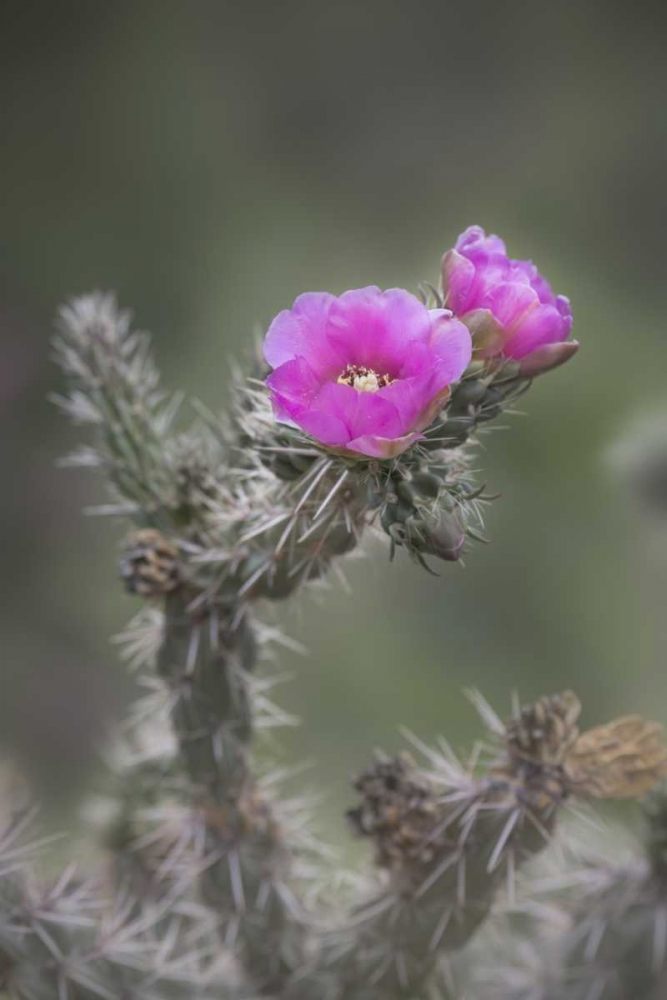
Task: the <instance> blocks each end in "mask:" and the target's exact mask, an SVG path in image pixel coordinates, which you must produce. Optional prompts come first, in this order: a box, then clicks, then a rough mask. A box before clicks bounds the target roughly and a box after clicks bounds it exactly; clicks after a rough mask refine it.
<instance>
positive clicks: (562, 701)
mask: <svg viewBox="0 0 667 1000" xmlns="http://www.w3.org/2000/svg"><path fill="white" fill-rule="evenodd" d="M580 714H581V702H580V701H579V699H578V698H577V696H576V694H574V692H573V691H564V692H563V693H562V694H554V695H545V697H543V698H540V700H539V701H537V702H536V703H535V704H534V705H524V706H523V707H522V708H521V709H520V711H519V714H518V715H515V716H513V717H512V718H511V719H510V720H509V722H508V723H507V744H506V745H507V750H508V753H509V756H510V759H514V760H516V761H517V762H520V761H530V762H531V763H533V764H542V765H547V766H559V765H560V764H562V763H563V761H564V759H565V756H566V755H567V753H568V751H569V750H570V748H571V747H572V746H573V745H574V744H575V743H576V741H577V738H578V736H579V729H578V727H577V720H578V718H579V715H580Z"/></svg>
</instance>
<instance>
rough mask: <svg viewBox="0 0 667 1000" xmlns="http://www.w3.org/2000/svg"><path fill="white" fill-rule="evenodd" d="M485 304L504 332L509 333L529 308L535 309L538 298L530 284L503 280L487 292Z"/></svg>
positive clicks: (537, 305) (537, 304)
mask: <svg viewBox="0 0 667 1000" xmlns="http://www.w3.org/2000/svg"><path fill="white" fill-rule="evenodd" d="M485 305H486V307H487V308H488V309H490V310H491V312H492V313H493V315H494V317H495V319H496V320H497V321H498V323H500V325H501V326H502V327H504V329H505V331H506V333H509V334H511V333H512V332H513V331H514V330H515V329H516V328H517V327H518V324H519V323H520V322H521V321H522V320H523V318H524V316H525V315H526V313H527V312H528V311H529V310H531V309H534V310H537V308H538V307H539V299H538V297H537V292H535V291H533V289H532V288H531V287H530V285H523V284H518V283H516V282H505V283H503V284H500V285H498V286H497V287H496V288H494V289H493V291H491V292H489V294H488V296H487V297H486V302H485Z"/></svg>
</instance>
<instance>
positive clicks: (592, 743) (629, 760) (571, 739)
mask: <svg viewBox="0 0 667 1000" xmlns="http://www.w3.org/2000/svg"><path fill="white" fill-rule="evenodd" d="M580 712H581V704H580V702H579V699H578V698H577V696H576V695H575V694H573V692H572V691H565V692H563V694H558V695H550V696H548V697H544V698H540V700H539V701H538V702H536V704H535V705H530V706H524V707H523V708H521V709H520V711H519V713H518V714H517V715H515V716H513V717H512V718H511V719H510V721H509V722H508V723H507V726H506V736H505V747H504V750H505V754H506V757H507V759H504V760H501V761H500V762H499V765H498V767H497V768H496V770H497V771H498V772H500V773H503V774H505V775H509V776H512V777H515V778H517V777H518V778H519V779H520V780H521V781H523V782H524V783H526V785H528V786H531V787H533V788H538V787H539V788H541V789H543V790H544V791H546V792H548V793H549V794H552V795H558V796H559V797H562V796H566V795H569V794H576V795H581V796H590V797H593V798H598V799H629V798H639V797H641V796H642V795H644V794H645V793H646V792H647V791H649V790H650V789H651V788H653V786H654V785H655V784H656V782H658V781H659V780H660V778H662V777H665V776H667V747H666V746H665V743H664V739H663V731H662V727H661V726H659V725H658V724H657V723H655V722H647V721H646V720H645V719H642V718H641V716H639V715H625V716H622V717H621V718H619V719H614V720H613V721H612V722H608V723H606V724H605V725H603V726H596V727H595V728H594V729H589V730H588V731H587V732H585V733H582V734H580V733H579V729H578V726H577V720H578V718H579V715H580Z"/></svg>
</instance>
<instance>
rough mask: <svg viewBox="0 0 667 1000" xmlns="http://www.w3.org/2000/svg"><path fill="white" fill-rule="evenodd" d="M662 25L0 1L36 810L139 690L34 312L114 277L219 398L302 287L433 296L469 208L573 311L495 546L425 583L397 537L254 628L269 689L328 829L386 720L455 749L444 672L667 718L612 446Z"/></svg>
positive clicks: (78, 778)
mask: <svg viewBox="0 0 667 1000" xmlns="http://www.w3.org/2000/svg"><path fill="white" fill-rule="evenodd" d="M665 27H666V22H665V15H664V13H663V8H662V7H661V6H660V7H659V6H658V5H655V7H654V8H653V7H651V5H644V6H643V7H642V12H641V17H640V16H638V8H637V7H636V5H631V4H629V3H628V4H625V5H624V4H618V5H609V4H606V5H598V4H577V5H567V4H553V3H550V2H549V3H540V2H535V0H531V2H513V3H509V4H499V3H493V2H468V3H465V4H464V3H449V2H447V0H438V2H435V0H425V2H421V3H398V2H387V0H384V2H383V0H366V2H364V3H345V2H343V3H337V4H324V3H317V2H314V3H313V2H305V0H283V2H281V3H271V2H269V0H263V2H247V3H244V4H240V3H226V2H221V0H216V2H209V0H189V2H187V3H185V2H175V0H160V2H156V0H115V2H114V3H93V2H90V0H87V2H86V0H79V2H71V0H58V2H53V0H49V2H33V0H3V3H2V5H1V7H0V87H1V92H2V95H3V96H2V104H1V107H0V135H1V136H2V156H1V157H0V192H1V193H0V204H1V205H2V212H1V216H0V218H1V220H2V232H1V244H0V245H1V249H0V331H1V333H0V336H1V338H2V354H1V360H0V422H1V423H0V426H1V428H2V431H1V434H0V450H1V452H2V455H1V462H0V469H1V470H2V472H1V473H0V475H1V476H2V480H3V488H2V490H0V551H1V559H0V636H1V641H0V685H1V688H0V691H1V693H0V753H2V754H3V755H15V756H18V757H19V759H20V760H21V761H22V762H23V765H24V767H25V768H26V769H27V770H28V772H29V773H30V775H31V776H32V778H33V780H34V781H35V782H36V783H37V786H38V788H39V790H40V791H41V794H42V795H43V796H45V797H46V798H47V800H48V802H49V803H50V806H51V808H52V809H54V810H55V812H56V813H58V814H61V813H62V814H65V815H67V814H68V813H69V814H71V811H72V810H73V809H74V808H75V807H76V805H77V803H79V802H80V801H81V799H82V797H83V796H84V795H85V793H86V791H87V790H88V789H90V788H91V787H94V786H95V785H96V783H97V782H98V781H99V780H100V779H99V776H98V772H99V771H100V766H99V757H98V754H99V747H100V746H101V745H103V743H104V740H105V739H106V737H107V734H108V732H109V730H110V728H112V727H113V725H114V724H115V723H117V722H118V720H120V719H121V718H122V717H123V713H124V709H125V706H126V705H127V703H128V701H129V699H131V697H132V694H133V688H132V682H131V680H130V679H129V678H128V677H127V675H126V672H125V670H124V668H123V666H122V665H120V664H119V663H118V660H117V656H116V651H115V649H114V647H113V646H112V645H111V643H110V641H109V637H110V636H111V635H112V634H113V633H115V632H118V631H119V630H120V628H121V627H122V626H123V624H124V623H125V621H126V620H127V618H128V617H129V616H130V615H131V614H133V613H134V612H135V611H136V610H137V609H138V604H137V603H136V601H135V600H133V599H131V598H129V597H127V596H126V595H124V594H123V593H122V591H121V588H120V586H119V584H118V583H117V580H116V563H117V545H118V541H119V539H120V538H121V537H122V534H123V531H124V527H123V526H122V525H120V524H117V523H113V522H111V521H109V522H107V521H104V522H102V521H101V520H99V519H95V518H85V517H82V515H81V513H80V511H81V508H82V507H84V506H86V505H88V504H91V503H95V502H97V501H99V500H101V499H102V498H103V497H104V491H103V488H102V485H101V483H100V482H99V481H96V480H94V479H93V478H92V477H90V476H88V475H86V474H85V473H84V472H72V471H64V470H62V469H58V468H57V466H56V461H57V459H58V457H59V456H60V455H61V454H63V453H64V452H66V451H68V450H69V449H71V448H72V447H73V445H74V444H75V443H77V441H78V438H77V434H76V431H75V430H74V429H72V428H71V427H69V426H67V425H66V423H65V422H64V420H62V419H60V418H59V417H58V416H57V414H56V413H55V411H54V409H53V407H52V406H51V405H50V404H49V403H48V402H47V399H46V397H47V394H48V393H49V392H50V391H52V390H54V389H57V388H58V386H59V375H58V373H57V372H56V370H55V369H54V367H53V366H52V365H51V364H50V361H49V336H50V333H51V330H52V323H53V317H54V313H55V310H56V308H57V306H58V304H59V303H60V302H61V301H62V300H63V299H65V298H66V297H67V296H69V295H72V294H76V293H80V292H85V291H88V290H91V289H94V288H103V289H114V290H115V291H116V292H117V293H118V296H119V299H120V301H121V303H123V304H125V305H130V306H132V307H133V309H134V310H135V315H136V317H137V320H138V322H139V323H140V324H141V326H143V327H147V328H149V329H151V330H152V331H153V332H154V338H155V339H154V343H155V348H156V351H157V353H158V356H159V360H160V363H161V365H162V366H163V370H164V375H165V381H166V383H167V384H172V385H179V386H182V387H183V388H184V389H186V390H187V391H188V392H190V393H193V394H196V395H198V396H200V397H202V398H203V399H204V400H205V402H206V403H207V404H208V405H209V406H210V407H212V408H213V409H218V408H220V407H222V406H223V405H224V402H225V398H226V393H227V380H228V365H229V362H230V359H232V358H242V357H243V356H244V352H245V351H246V350H247V345H248V343H249V341H250V339H251V337H252V333H253V330H254V329H255V328H256V326H257V324H259V325H260V326H262V327H266V325H267V324H268V322H269V321H270V319H271V317H272V316H273V315H274V314H275V313H276V312H277V311H278V310H280V309H283V308H285V307H287V306H289V305H290V304H291V302H292V301H293V299H294V297H295V296H296V295H297V294H298V293H300V292H302V291H304V290H309V289H310V290H313V289H326V290H329V291H332V292H341V291H343V290H344V289H346V288H349V287H359V286H361V285H365V284H370V283H377V284H379V285H381V286H383V287H389V286H392V285H396V284H399V285H403V286H405V287H408V288H415V287H416V284H417V282H418V281H419V280H420V279H424V278H425V279H429V280H432V281H435V280H436V279H437V274H438V266H439V260H440V255H441V253H442V251H443V250H444V249H445V248H446V247H448V246H450V245H451V244H452V243H453V242H454V240H455V239H456V236H457V234H458V233H459V232H460V231H461V230H462V229H464V228H465V227H466V226H467V225H469V224H470V223H479V224H480V225H483V226H484V227H485V228H486V229H487V230H490V231H493V232H497V233H499V234H501V235H503V236H504V237H505V239H506V240H507V242H508V244H509V249H510V252H511V254H512V256H515V257H532V258H533V259H534V260H535V261H536V262H537V263H538V264H539V266H540V268H541V269H542V270H543V271H544V272H545V273H546V274H547V275H548V276H549V278H550V279H551V280H552V283H553V284H554V286H555V288H556V290H557V291H559V292H563V293H565V294H568V295H569V296H570V298H571V299H572V303H573V309H574V315H575V335H576V336H577V337H578V339H580V340H581V342H582V350H581V352H580V354H579V356H578V358H577V360H576V361H575V362H573V363H572V364H571V365H569V366H568V367H567V368H566V369H563V370H562V371H560V372H558V373H557V374H555V375H553V376H548V377H546V378H545V379H543V380H542V381H540V382H539V384H537V385H536V386H534V388H533V390H532V391H531V393H530V394H529V395H528V396H527V397H525V400H524V401H523V409H524V410H525V411H526V413H527V414H528V416H518V417H513V418H508V419H506V420H503V421H502V423H503V424H505V425H507V426H508V427H509V426H510V425H511V427H510V429H509V430H508V431H506V432H494V434H493V435H492V436H489V437H488V438H487V439H486V445H485V447H486V450H485V451H482V452H481V453H480V464H481V465H482V466H483V468H484V478H485V479H486V481H487V482H488V484H489V488H490V489H491V490H492V491H494V492H501V493H502V499H501V500H499V501H498V502H497V503H496V504H494V506H493V508H492V509H491V510H490V512H489V516H488V524H487V531H488V535H489V537H490V538H491V539H492V545H490V546H488V547H482V546H476V547H474V548H473V549H471V551H470V553H469V555H468V557H467V558H466V566H465V568H460V567H458V566H454V567H452V566H444V568H443V569H442V571H441V576H440V577H439V578H437V579H434V578H432V577H428V576H427V575H426V574H425V573H423V572H422V571H419V570H418V569H417V568H415V567H413V566H412V565H411V564H409V563H408V561H407V560H406V559H399V560H398V563H397V564H395V565H394V566H392V567H391V568H389V566H388V563H387V552H386V547H384V546H382V545H379V544H376V545H374V547H373V548H372V558H369V559H366V560H361V561H353V562H352V563H349V564H348V565H347V570H346V572H347V577H348V579H349V582H350V586H351V591H352V595H353V596H352V597H350V596H349V595H348V594H347V593H346V592H345V591H344V589H343V588H342V587H341V586H339V585H338V584H336V583H335V582H334V585H333V586H332V588H331V590H330V591H329V592H328V594H326V595H324V596H323V597H322V599H321V600H319V601H317V600H315V599H314V598H308V599H306V601H305V602H303V601H302V602H301V604H300V606H299V608H297V607H296V606H294V607H289V606H288V607H280V608H278V609H276V612H275V615H276V618H277V620H278V621H280V622H281V623H282V624H283V625H284V626H285V627H286V628H287V629H288V630H289V632H290V634H291V635H292V636H294V637H295V638H297V639H298V640H300V641H301V642H303V643H305V644H306V645H307V646H308V647H309V648H310V650H311V652H312V656H311V658H310V659H308V658H300V657H298V656H297V655H296V654H293V653H291V652H289V651H285V653H284V656H283V661H282V663H283V665H284V667H285V669H286V670H288V671H292V672H294V674H295V675H296V677H297V678H298V682H297V683H292V684H291V685H286V686H285V687H284V688H283V689H282V690H281V691H280V692H279V695H278V696H279V699H280V701H281V704H282V705H283V706H284V707H285V708H287V709H289V710H290V711H292V712H294V713H296V714H297V715H299V716H301V717H302V719H303V725H302V726H301V727H300V729H298V730H296V731H294V732H287V733H285V734H284V735H283V736H281V745H282V753H283V758H284V759H286V760H287V761H290V760H297V759H300V758H301V757H304V756H306V757H308V758H309V759H312V760H313V761H314V762H315V769H314V770H313V772H312V775H311V778H306V779H305V781H306V782H308V781H310V782H311V783H312V784H316V785H317V786H318V788H319V789H320V790H324V791H326V793H327V802H326V804H325V805H324V806H323V812H322V816H323V817H325V818H326V820H327V825H329V826H330V830H329V833H330V835H331V837H332V838H333V839H339V840H341V841H342V839H343V836H344V825H343V821H342V819H340V818H339V813H340V812H341V810H342V809H343V807H344V805H345V804H346V803H347V802H348V800H349V798H350V793H349V791H348V780H349V776H350V774H351V773H352V772H353V771H354V770H355V769H357V768H358V767H359V766H363V765H364V764H365V762H366V761H367V760H368V758H369V755H370V751H371V750H372V748H374V747H376V746H382V747H385V748H387V749H392V748H395V747H397V746H398V745H400V742H401V738H400V736H399V735H398V726H399V724H404V725H406V726H407V727H409V728H410V729H412V730H414V731H416V732H418V733H419V734H420V735H421V736H422V737H424V738H427V739H430V738H433V737H434V736H435V735H436V734H437V733H443V734H445V735H446V736H447V737H448V738H449V739H450V741H451V742H452V743H453V744H454V746H456V747H466V746H469V745H470V743H471V741H472V740H473V739H474V737H475V736H476V735H477V733H478V725H477V722H476V719H475V716H474V712H473V710H472V709H471V708H470V707H469V706H468V705H467V703H466V702H465V699H464V697H463V695H462V688H464V687H470V686H476V687H480V688H481V689H482V690H483V691H484V693H485V694H486V695H487V697H488V698H489V699H490V700H491V701H492V702H493V703H494V705H495V706H496V707H497V708H498V709H499V710H500V711H501V714H503V713H505V712H506V711H507V710H508V709H509V702H510V694H511V692H512V691H518V692H519V694H520V695H521V697H522V698H525V699H528V698H532V697H534V696H538V695H540V694H542V693H545V692H551V691H556V690H560V689H563V688H565V687H570V686H571V687H574V688H575V689H576V690H577V692H578V693H579V694H580V696H581V697H582V699H583V701H584V704H585V722H586V723H587V724H594V723H597V722H601V721H604V720H606V719H607V718H609V717H611V716H612V715H615V714H622V713H624V712H627V711H635V710H637V711H643V712H646V713H648V714H650V715H651V716H653V717H656V718H658V719H660V720H661V721H664V722H667V700H666V695H667V677H666V674H665V669H664V667H665V653H666V651H667V619H666V617H665V596H664V595H665V584H666V583H667V557H665V556H664V552H663V555H661V556H660V555H658V554H657V548H656V546H655V545H654V544H653V542H652V537H651V532H650V530H649V529H648V528H647V526H646V524H645V523H644V521H643V519H642V518H641V516H639V514H638V512H637V510H636V509H635V507H634V506H633V505H632V503H631V502H630V501H629V500H628V497H627V495H626V492H625V490H624V489H623V488H622V487H621V486H620V485H619V483H618V481H617V480H615V479H614V477H613V475H611V474H610V472H609V470H608V468H607V467H606V465H605V460H604V455H605V453H606V451H607V449H608V448H609V447H610V445H612V444H613V442H614V441H615V440H616V439H617V438H618V436H619V435H622V434H623V432H624V428H625V427H626V425H627V422H628V421H629V420H630V419H631V418H632V417H633V415H634V414H635V413H636V412H637V411H639V410H642V409H643V408H646V407H650V406H652V405H658V404H659V402H660V400H661V399H663V398H664V376H665V369H666V360H667V354H666V348H665V339H664V338H665V334H664V323H663V314H664V306H665V297H666V295H667V292H666V289H665V277H664V275H665V268H664V261H663V259H662V252H663V247H664V225H665V214H666V209H667V200H666V199H667V196H666V194H665V169H666V166H667V111H666V109H665V100H664V93H665V85H666V84H667V63H666V62H665V58H664V47H665V41H666V39H665Z"/></svg>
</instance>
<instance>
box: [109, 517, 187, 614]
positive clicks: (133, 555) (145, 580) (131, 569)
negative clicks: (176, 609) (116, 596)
mask: <svg viewBox="0 0 667 1000" xmlns="http://www.w3.org/2000/svg"><path fill="white" fill-rule="evenodd" d="M120 575H121V579H122V580H123V582H124V584H125V586H126V588H127V590H128V591H129V592H130V593H131V594H139V595H140V596H141V597H162V596H163V595H164V594H168V593H170V592H171V591H172V590H175V589H176V587H177V586H178V585H179V583H180V573H179V563H178V550H177V549H176V548H175V546H173V545H172V544H171V542H169V541H167V539H166V538H165V537H164V535H162V534H161V533H160V532H159V531H156V530H155V529H153V528H143V529H141V530H139V531H133V532H132V534H131V535H129V536H128V537H127V539H126V540H125V542H124V545H123V558H122V560H121V564H120Z"/></svg>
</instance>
